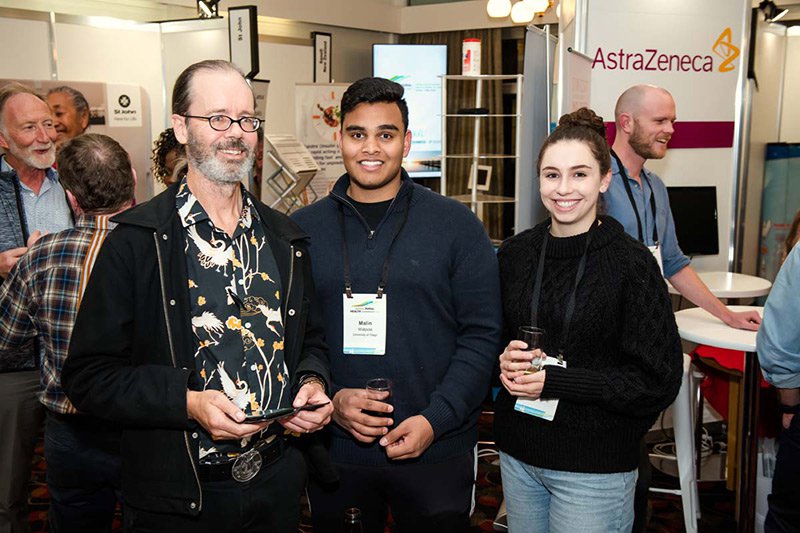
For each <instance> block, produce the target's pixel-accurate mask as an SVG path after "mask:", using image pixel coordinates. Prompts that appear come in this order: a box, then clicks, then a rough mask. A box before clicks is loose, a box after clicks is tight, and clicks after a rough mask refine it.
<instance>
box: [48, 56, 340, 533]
mask: <svg viewBox="0 0 800 533" xmlns="http://www.w3.org/2000/svg"><path fill="white" fill-rule="evenodd" d="M172 101H173V102H172V111H173V115H172V126H173V129H174V130H175V136H176V138H177V139H178V141H180V142H181V143H183V144H185V145H186V154H187V160H188V169H187V174H186V177H185V178H184V179H183V180H181V181H180V182H179V183H176V184H174V185H172V186H170V187H169V188H168V189H167V190H166V191H164V192H163V193H162V194H160V195H158V196H156V197H155V198H153V199H152V200H151V201H149V202H147V203H145V204H142V205H140V206H137V207H135V208H133V209H131V210H129V211H127V212H125V213H123V214H122V215H119V216H118V217H116V218H115V219H114V221H115V222H117V223H118V224H119V225H118V226H117V228H116V229H115V230H114V231H113V232H112V234H111V235H110V236H109V237H108V239H107V240H106V243H105V244H104V246H103V248H102V250H101V251H100V254H99V256H98V258H97V263H96V266H95V269H94V271H93V274H92V279H91V280H90V281H89V284H88V286H87V288H86V292H85V293H84V296H83V300H82V302H81V308H80V311H79V313H78V318H77V321H76V323H75V328H74V330H73V333H72V339H71V343H70V348H69V356H68V358H67V362H66V365H65V366H64V370H63V372H62V384H63V387H64V390H65V391H66V392H67V395H68V397H69V399H70V400H71V401H72V402H73V403H74V404H75V406H76V407H77V408H78V409H79V410H81V411H84V412H86V413H89V414H91V415H94V416H96V417H98V418H102V419H107V420H109V421H113V422H115V423H119V424H121V425H122V426H124V427H125V431H124V433H123V445H122V450H123V454H122V460H123V469H122V471H123V474H122V476H123V479H122V486H123V487H124V494H123V496H124V500H125V512H124V517H125V522H126V524H125V526H126V530H127V531H170V532H178V533H180V532H186V533H201V532H209V533H210V532H216V531H241V532H246V531H253V532H256V531H270V532H287V533H288V532H296V531H297V528H298V523H299V515H300V495H301V493H302V491H303V489H304V487H305V482H306V473H307V471H306V464H305V461H304V459H303V457H302V455H301V454H300V451H299V449H300V448H302V449H305V448H306V447H307V446H309V445H311V443H312V441H313V440H314V436H313V435H305V434H307V433H311V432H314V431H317V430H319V429H320V428H321V427H322V426H323V425H324V424H326V423H328V421H329V420H330V416H331V413H332V411H333V407H332V406H331V405H330V400H329V399H328V396H327V395H326V391H327V390H328V389H329V386H330V385H329V364H328V354H327V349H326V347H325V344H324V342H323V330H322V325H321V317H320V312H319V310H318V308H317V304H316V299H315V298H314V294H313V282H312V277H311V261H310V259H309V258H308V253H307V251H308V237H307V236H306V235H305V234H304V233H303V232H302V231H301V230H300V229H299V227H297V226H296V225H295V224H294V223H293V222H291V221H290V220H289V219H288V218H287V217H286V216H284V215H283V214H280V213H277V212H275V211H272V210H271V209H270V208H269V207H267V206H265V205H264V204H262V203H261V202H259V201H258V200H257V199H256V198H254V197H253V196H251V195H250V194H249V193H248V192H247V191H246V190H245V188H244V187H243V186H242V184H241V183H240V182H241V180H242V179H243V178H244V177H246V176H247V175H248V172H249V171H250V169H251V168H252V166H253V159H254V151H255V147H256V131H257V130H258V128H259V127H260V126H261V122H262V121H261V119H259V118H257V117H256V116H255V100H254V98H253V92H252V90H251V89H250V87H249V86H248V84H247V82H246V80H245V79H244V77H243V76H242V74H241V73H240V72H239V71H238V70H237V69H236V68H235V67H234V66H233V65H232V64H231V63H228V62H227V61H219V60H209V61H201V62H200V63H195V64H194V65H191V66H189V67H188V68H187V69H186V70H184V71H183V73H181V75H180V76H178V79H177V81H176V82H175V88H174V91H173V96H172ZM309 404H314V405H316V406H317V409H316V410H313V411H312V410H306V411H299V412H294V410H293V408H297V407H301V406H308V405H309ZM277 410H285V411H288V415H287V416H285V417H281V418H280V419H277V423H275V421H273V419H271V418H265V415H266V414H268V413H274V412H275V411H277ZM285 411H282V412H285ZM284 429H286V430H289V431H288V432H289V433H292V434H294V435H295V436H293V437H289V436H287V432H286V431H284ZM297 435H302V436H301V437H298V436H297Z"/></svg>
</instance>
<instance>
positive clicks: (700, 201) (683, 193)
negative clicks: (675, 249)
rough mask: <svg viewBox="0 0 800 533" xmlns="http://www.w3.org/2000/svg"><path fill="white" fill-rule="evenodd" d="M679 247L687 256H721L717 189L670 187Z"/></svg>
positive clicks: (670, 200) (670, 203) (669, 191)
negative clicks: (719, 254)
mask: <svg viewBox="0 0 800 533" xmlns="http://www.w3.org/2000/svg"><path fill="white" fill-rule="evenodd" d="M667 193H668V194H669V205H670V208H671V209H672V218H674V219H675V233H676V234H677V236H678V245H679V246H680V247H681V250H683V253H685V254H686V255H717V254H718V253H719V231H718V229H717V188H716V187H667Z"/></svg>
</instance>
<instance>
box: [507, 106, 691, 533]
mask: <svg viewBox="0 0 800 533" xmlns="http://www.w3.org/2000/svg"><path fill="white" fill-rule="evenodd" d="M602 128H603V121H602V119H601V118H600V117H598V116H597V115H595V114H594V112H592V111H591V110H588V109H586V108H582V109H580V110H578V111H576V112H575V113H572V114H569V115H564V116H563V117H561V120H560V121H559V125H558V127H557V128H556V130H555V131H554V132H553V133H552V134H551V135H550V136H549V137H548V138H547V140H546V141H545V143H544V145H543V146H542V149H541V151H540V153H539V161H538V169H539V187H540V194H541V198H542V202H543V203H544V206H545V208H546V209H547V210H548V212H549V213H550V219H549V220H547V221H545V222H543V223H542V224H539V225H538V226H536V227H535V228H532V229H530V230H528V231H525V232H523V233H521V234H519V235H516V236H514V237H512V238H510V239H508V240H507V241H506V242H505V243H504V244H503V246H502V248H501V249H500V252H499V261H500V275H501V284H502V291H503V312H504V319H505V335H506V339H507V340H508V339H519V338H520V336H519V334H518V329H519V327H520V326H535V327H538V328H541V329H544V330H545V334H544V335H543V337H542V339H541V343H540V347H541V348H540V349H537V350H533V351H528V346H527V345H526V343H525V342H521V341H520V340H510V342H508V345H507V347H506V349H505V351H504V352H503V354H502V355H501V356H500V371H501V376H500V379H501V381H502V384H503V387H504V390H501V392H500V395H499V396H498V398H497V402H496V404H495V406H496V414H495V427H494V431H495V438H496V441H497V445H498V447H499V448H500V450H501V455H500V457H501V469H502V478H503V492H504V495H505V500H506V506H507V509H508V523H509V529H510V531H511V532H512V533H513V532H523V531H524V532H529V531H531V532H540V531H544V532H547V531H550V532H575V531H581V532H592V531H597V532H603V533H606V532H611V531H630V529H631V526H632V524H633V495H634V487H635V485H636V467H637V463H638V457H639V442H640V440H641V438H642V437H643V436H644V434H645V433H646V432H647V430H648V429H649V428H650V426H651V425H652V424H653V422H654V421H655V419H656V417H657V416H658V413H659V412H661V411H662V410H663V409H664V408H666V407H667V406H669V405H670V403H672V401H673V400H674V398H675V396H676V394H677V392H678V388H679V387H680V378H681V372H682V355H681V344H680V339H679V337H678V331H677V327H676V325H675V319H674V317H673V313H672V309H671V305H670V300H669V296H668V294H667V288H666V285H665V282H664V279H663V278H662V276H661V273H660V271H659V268H658V265H657V263H656V261H655V259H654V258H653V256H652V255H651V254H650V252H649V251H648V250H647V248H645V247H644V246H643V245H642V244H640V243H638V242H636V241H635V240H634V239H632V238H630V237H629V236H628V235H627V234H625V232H624V230H623V229H622V226H621V225H620V224H619V223H618V222H617V221H616V220H614V219H613V218H610V217H605V216H598V214H597V206H598V198H599V196H600V193H602V192H604V191H605V190H606V189H607V188H608V184H609V181H610V179H611V170H610V166H611V161H610V156H609V149H608V144H607V143H606V140H605V138H604V136H602V135H601V134H600V133H599V132H602V131H603V130H602ZM543 356H547V362H546V363H545V365H546V366H544V367H543V368H542V369H541V370H537V369H536V367H535V366H532V363H533V362H535V361H536V360H538V359H539V358H540V357H543Z"/></svg>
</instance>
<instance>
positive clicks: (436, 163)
mask: <svg viewBox="0 0 800 533" xmlns="http://www.w3.org/2000/svg"><path fill="white" fill-rule="evenodd" d="M445 74H447V45H444V44H374V45H372V75H373V76H378V77H381V78H387V79H390V80H392V81H396V82H397V83H399V84H400V85H402V86H403V88H404V89H405V99H406V103H407V104H408V128H409V129H410V130H411V151H410V152H409V153H408V157H407V158H406V159H405V161H403V166H404V167H405V169H406V170H407V171H408V173H409V175H410V176H411V177H412V178H414V177H416V178H435V177H439V176H441V174H442V171H441V162H440V159H441V156H442V80H441V76H444V75H445Z"/></svg>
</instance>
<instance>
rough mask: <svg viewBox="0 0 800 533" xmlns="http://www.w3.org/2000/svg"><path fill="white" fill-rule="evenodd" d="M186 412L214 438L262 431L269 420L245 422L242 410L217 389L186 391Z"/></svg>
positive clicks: (245, 435) (232, 437) (242, 436)
mask: <svg viewBox="0 0 800 533" xmlns="http://www.w3.org/2000/svg"><path fill="white" fill-rule="evenodd" d="M186 412H187V415H188V416H189V419H190V420H196V421H197V423H199V424H200V425H201V426H203V427H204V428H205V429H206V431H208V432H209V433H210V434H211V438H212V439H215V440H223V439H241V438H244V437H248V436H250V435H252V434H254V433H258V432H259V431H262V430H263V429H265V428H266V427H267V426H269V425H270V424H271V421H259V422H253V423H246V422H245V414H244V412H243V411H242V410H241V409H239V408H238V407H236V405H235V404H234V403H233V402H232V401H230V400H229V399H228V397H227V396H225V393H223V392H222V391H218V390H204V391H191V390H190V391H186Z"/></svg>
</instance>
